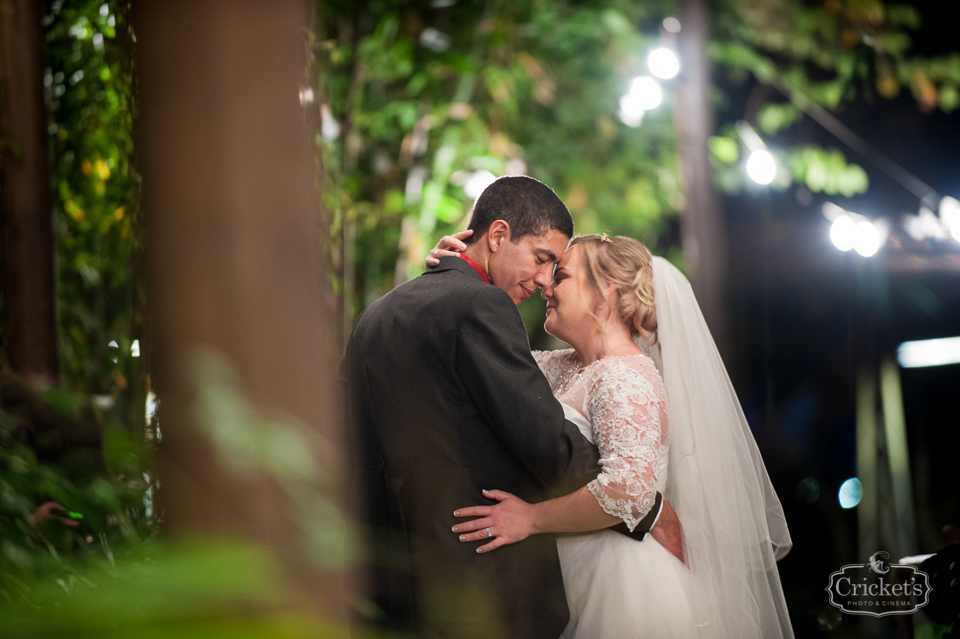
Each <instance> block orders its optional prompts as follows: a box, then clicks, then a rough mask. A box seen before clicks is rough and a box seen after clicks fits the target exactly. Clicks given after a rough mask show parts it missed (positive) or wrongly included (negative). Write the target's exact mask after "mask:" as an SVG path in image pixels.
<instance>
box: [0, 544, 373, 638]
mask: <svg viewBox="0 0 960 639" xmlns="http://www.w3.org/2000/svg"><path fill="white" fill-rule="evenodd" d="M144 550H146V549H135V550H134V551H129V552H126V553H124V554H123V555H122V556H118V557H117V558H116V560H115V561H113V562H108V561H106V560H103V559H100V560H93V561H89V562H87V565H86V566H85V567H84V570H83V572H82V573H77V574H75V575H71V576H68V577H66V578H63V579H60V580H59V581H58V582H56V583H54V582H37V581H26V582H24V583H25V585H26V586H28V587H29V588H30V589H31V592H32V594H33V596H32V597H31V600H30V601H29V603H21V602H15V603H13V604H11V603H10V602H2V601H0V617H2V618H3V636H4V638H5V639H28V638H29V639H34V638H36V637H67V636H69V637H90V638H91V639H92V638H94V637H96V638H98V639H126V638H128V637H137V638H139V639H152V638H156V639H160V638H165V637H183V638H188V639H189V638H197V639H201V638H202V639H219V638H223V639H247V638H249V639H274V638H276V639H281V638H282V639H296V638H299V637H303V638H307V637H311V638H319V639H324V638H332V637H337V638H338V639H345V638H346V636H347V632H346V629H345V628H343V627H341V626H337V625H334V624H332V623H329V622H324V621H321V620H318V619H317V618H316V616H312V615H310V614H303V613H299V612H298V611H295V610H289V609H287V608H285V607H283V606H282V605H281V604H282V602H284V601H290V600H291V599H300V598H301V597H298V596H297V595H296V593H289V592H287V591H285V590H284V585H283V581H282V580H281V578H280V574H281V570H280V567H279V566H278V565H277V562H276V560H275V557H274V555H273V554H272V553H271V552H270V551H269V550H268V549H266V548H263V547H260V546H255V545H252V544H242V543H240V542H237V541H235V540H229V539H204V540H200V539H198V540H193V541H190V542H187V543H180V544H176V545H174V544H172V543H165V544H159V543H154V544H152V545H151V546H150V547H149V553H145V552H144ZM300 594H301V595H302V593H300ZM317 605H318V602H316V601H310V602H307V603H305V605H304V609H306V610H308V611H312V610H313V609H315V607H316V606H317ZM370 639H374V637H373V636H371V638H370ZM384 639H385V638H384Z"/></svg>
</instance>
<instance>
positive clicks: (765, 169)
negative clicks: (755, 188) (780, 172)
mask: <svg viewBox="0 0 960 639" xmlns="http://www.w3.org/2000/svg"><path fill="white" fill-rule="evenodd" d="M747 175H749V176H750V179H751V180H753V181H754V182H756V183H757V184H770V183H771V182H773V178H775V177H777V160H776V158H774V157H773V153H771V152H770V151H767V150H766V149H758V150H756V151H754V152H753V153H751V154H750V157H749V158H747Z"/></svg>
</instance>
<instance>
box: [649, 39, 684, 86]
mask: <svg viewBox="0 0 960 639" xmlns="http://www.w3.org/2000/svg"><path fill="white" fill-rule="evenodd" d="M647 66H648V67H649V68H650V73H652V74H653V75H655V76H657V77H658V78H660V79H661V80H669V79H670V78H675V77H676V76H677V74H678V73H680V59H679V58H678V57H677V54H676V53H674V52H673V50H672V49H668V48H667V47H657V48H656V49H654V50H653V51H651V52H650V55H649V56H647Z"/></svg>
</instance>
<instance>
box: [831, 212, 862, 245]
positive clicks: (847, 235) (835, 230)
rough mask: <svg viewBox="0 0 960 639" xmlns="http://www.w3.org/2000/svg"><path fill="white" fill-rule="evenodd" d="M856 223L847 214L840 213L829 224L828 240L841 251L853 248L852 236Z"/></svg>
mask: <svg viewBox="0 0 960 639" xmlns="http://www.w3.org/2000/svg"><path fill="white" fill-rule="evenodd" d="M856 228H857V224H856V222H854V221H853V218H851V217H850V216H849V215H841V216H839V217H837V219H835V220H834V221H833V224H831V225H830V241H831V242H833V245H834V246H836V247H837V248H838V249H840V250H841V251H849V250H850V249H852V248H853V238H854V234H855V232H856Z"/></svg>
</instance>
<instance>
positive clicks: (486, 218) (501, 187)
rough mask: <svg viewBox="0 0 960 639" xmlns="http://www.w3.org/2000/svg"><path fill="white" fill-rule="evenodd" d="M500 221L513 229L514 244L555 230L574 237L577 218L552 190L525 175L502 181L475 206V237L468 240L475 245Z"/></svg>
mask: <svg viewBox="0 0 960 639" xmlns="http://www.w3.org/2000/svg"><path fill="white" fill-rule="evenodd" d="M496 220H503V221H504V222H506V223H507V224H509V225H510V241H511V242H514V243H516V242H518V241H520V238H522V237H525V236H527V235H543V234H544V233H546V232H548V231H550V230H551V229H552V230H555V231H559V232H560V233H562V234H563V235H566V236H567V237H573V218H571V217H570V211H568V210H567V207H566V205H564V203H563V201H562V200H560V198H559V197H557V194H556V193H554V192H553V189H551V188H550V187H549V186H547V185H546V184H544V183H543V182H539V181H537V180H534V179H533V178H531V177H526V176H524V175H513V176H509V177H502V178H499V179H497V180H496V181H494V182H493V183H492V184H491V185H490V186H488V187H487V188H486V189H484V191H483V193H481V194H480V197H479V198H477V203H476V204H475V205H474V206H473V216H472V217H471V218H470V226H469V227H468V228H470V229H473V235H471V236H470V237H468V238H467V239H465V240H464V242H465V243H467V244H473V243H475V242H476V241H477V240H479V239H480V238H481V237H482V236H483V235H486V233H487V231H489V230H490V225H491V224H493V223H494V222H495V221H496Z"/></svg>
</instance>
